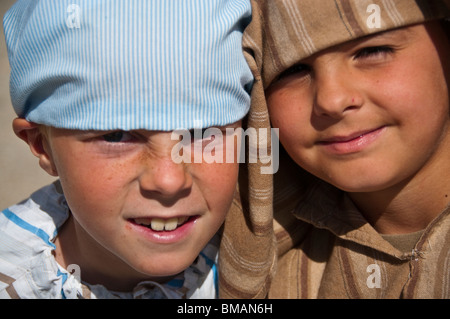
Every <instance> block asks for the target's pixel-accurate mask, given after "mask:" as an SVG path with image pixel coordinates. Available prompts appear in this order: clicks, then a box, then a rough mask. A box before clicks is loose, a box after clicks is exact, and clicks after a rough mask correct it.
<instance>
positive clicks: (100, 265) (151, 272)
mask: <svg viewBox="0 0 450 319" xmlns="http://www.w3.org/2000/svg"><path fill="white" fill-rule="evenodd" d="M239 126H240V123H234V124H232V125H229V126H227V127H229V128H237V127H239ZM221 129H223V132H224V133H223V138H224V145H223V147H225V145H226V146H227V147H229V146H230V145H232V146H235V145H234V142H231V143H228V145H227V143H226V142H227V141H226V140H227V139H230V138H233V137H230V136H228V137H227V136H226V135H225V127H223V128H221ZM48 130H49V131H48V133H47V134H45V136H47V139H46V140H47V143H45V144H44V146H45V147H44V148H45V150H46V154H48V167H50V168H47V171H49V173H52V174H54V175H58V176H59V177H60V180H61V185H62V186H63V190H64V194H65V197H66V199H67V202H68V205H69V207H70V209H71V212H72V215H73V219H72V220H71V221H70V222H69V223H68V225H69V226H67V227H69V228H70V227H71V228H72V229H71V230H70V231H71V234H72V235H74V236H72V237H76V240H74V239H72V240H73V247H67V244H66V247H64V249H66V250H67V249H71V250H72V251H77V250H79V251H80V252H81V257H80V256H78V258H85V259H88V261H86V262H88V263H90V265H89V268H90V269H91V271H92V270H93V269H95V270H96V271H97V272H99V273H101V272H102V271H103V273H104V274H109V275H110V277H111V278H113V277H116V279H115V280H116V282H119V281H123V282H127V281H130V280H142V279H146V280H148V279H151V278H152V277H153V279H155V277H163V276H171V275H175V274H177V273H179V272H182V271H183V270H184V269H185V268H187V267H188V266H189V265H190V264H191V263H192V262H193V261H194V260H195V258H196V257H197V256H198V254H199V252H200V251H201V250H202V249H203V248H204V246H205V245H206V244H207V243H208V241H209V240H210V239H211V238H212V237H213V236H214V234H215V233H216V232H217V231H218V229H219V227H220V226H221V224H222V222H223V220H224V218H225V215H226V213H227V211H228V209H229V207H230V204H231V201H232V198H233V194H234V191H235V186H236V181H237V175H238V164H237V161H236V160H235V161H233V163H225V162H224V163H205V162H202V163H191V164H190V163H183V162H182V163H178V164H177V163H176V162H174V161H173V160H172V151H173V149H174V146H175V145H176V144H178V143H179V140H172V136H171V132H157V131H143V130H142V131H133V132H121V131H120V132H110V133H107V132H99V131H92V132H89V131H72V130H64V129H56V128H48ZM233 141H234V139H233ZM197 142H198V141H197ZM202 143H203V144H202ZM207 144H208V142H207V141H206V140H205V141H204V142H200V145H202V147H206V145H207ZM216 151H218V152H220V151H221V150H220V149H217V150H216ZM234 151H236V150H234ZM234 154H236V153H234ZM158 219H159V221H158ZM152 222H153V223H152ZM142 224H145V225H142ZM164 224H165V225H164ZM177 224H181V225H177ZM152 227H153V228H154V229H152ZM158 227H159V228H158ZM162 227H165V228H166V231H160V229H161V228H162ZM63 231H64V229H63ZM83 256H84V257H83ZM74 262H76V260H75V261H74ZM80 267H81V276H82V277H83V265H80ZM86 280H87V279H86ZM88 282H89V281H88Z"/></svg>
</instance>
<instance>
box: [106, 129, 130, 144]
mask: <svg viewBox="0 0 450 319" xmlns="http://www.w3.org/2000/svg"><path fill="white" fill-rule="evenodd" d="M102 138H103V140H104V141H106V142H108V143H123V142H127V141H130V140H131V139H132V138H133V137H132V135H131V134H130V133H128V132H124V131H115V132H111V133H108V134H105V135H102Z"/></svg>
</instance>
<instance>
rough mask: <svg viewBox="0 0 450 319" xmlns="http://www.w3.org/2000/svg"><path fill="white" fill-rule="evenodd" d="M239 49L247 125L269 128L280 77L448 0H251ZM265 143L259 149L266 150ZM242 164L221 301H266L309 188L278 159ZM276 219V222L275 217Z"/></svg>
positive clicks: (446, 9) (437, 12)
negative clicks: (246, 81) (271, 164)
mask: <svg viewBox="0 0 450 319" xmlns="http://www.w3.org/2000/svg"><path fill="white" fill-rule="evenodd" d="M252 10H253V12H252V15H253V19H252V22H251V24H250V25H249V27H248V28H247V30H246V32H245V34H244V40H243V44H244V50H245V55H246V58H247V61H248V62H249V65H250V67H251V69H252V72H253V74H254V76H255V79H256V81H255V84H254V87H253V91H252V105H251V109H250V113H249V116H248V122H247V127H255V128H270V121H269V117H268V111H267V106H266V103H265V96H264V89H265V88H267V87H268V86H269V84H270V83H271V82H272V80H273V79H274V78H276V76H278V75H279V74H280V73H281V72H282V71H284V70H285V69H287V68H288V67H290V66H292V65H293V64H295V63H297V62H298V61H299V60H302V59H303V58H305V57H307V56H310V55H312V54H314V53H316V52H319V51H321V50H323V49H325V48H329V47H331V46H334V45H337V44H340V43H343V42H346V41H349V40H353V39H356V38H359V37H361V36H365V35H368V34H371V33H377V32H381V31H385V30H389V29H394V28H398V27H402V26H407V25H411V24H416V23H421V22H425V21H429V20H433V19H441V18H444V17H449V16H450V0H252ZM270 143H271V141H270V139H269V140H267V145H261V144H260V145H259V147H262V148H268V149H269V151H270V145H271V144H270ZM261 165H262V164H261V163H260V162H258V163H255V164H246V165H245V167H243V170H242V171H241V173H240V177H241V181H240V185H239V189H240V192H239V195H238V196H237V197H236V200H235V201H234V204H233V207H232V208H231V211H230V213H229V215H228V216H227V219H226V221H225V226H224V233H223V240H222V243H221V251H220V258H219V270H220V297H221V298H263V297H265V296H266V294H267V291H268V288H269V286H270V282H271V279H272V277H273V275H274V272H275V271H276V264H277V253H278V254H281V253H283V252H286V251H287V250H289V249H290V248H292V247H293V246H295V245H296V242H297V241H298V240H299V239H300V238H298V237H299V236H300V234H302V233H303V232H301V231H300V229H299V228H301V227H305V226H304V225H302V224H301V223H298V222H296V220H295V218H294V217H293V216H292V214H290V211H291V210H292V209H293V207H294V206H295V205H296V204H297V203H298V201H299V200H301V196H302V194H303V193H304V192H303V191H302V187H305V185H306V184H307V181H306V176H307V175H306V176H305V175H303V174H304V173H303V172H302V171H301V170H300V169H299V168H298V167H296V165H294V164H292V161H290V159H289V158H288V157H287V156H286V154H284V153H282V152H281V154H280V171H279V172H278V173H277V174H275V176H272V175H263V174H261V172H260V167H261ZM274 215H275V217H276V219H274Z"/></svg>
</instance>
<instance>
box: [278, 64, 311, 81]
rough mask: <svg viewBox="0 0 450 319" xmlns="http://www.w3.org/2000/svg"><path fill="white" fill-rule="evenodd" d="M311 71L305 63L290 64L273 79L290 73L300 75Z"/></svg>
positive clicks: (282, 77)
mask: <svg viewBox="0 0 450 319" xmlns="http://www.w3.org/2000/svg"><path fill="white" fill-rule="evenodd" d="M309 71H311V68H310V67H309V66H308V65H306V64H301V63H300V64H296V65H293V66H291V67H290V68H288V69H286V70H284V71H283V72H282V73H281V74H280V75H279V76H278V78H277V79H276V80H275V81H278V80H281V79H284V78H287V77H289V76H291V75H302V74H304V73H307V72H309Z"/></svg>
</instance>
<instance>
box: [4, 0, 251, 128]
mask: <svg viewBox="0 0 450 319" xmlns="http://www.w3.org/2000/svg"><path fill="white" fill-rule="evenodd" d="M250 19H251V7H250V1H249V0H189V1H188V0H126V1H125V0H58V1H54V0H19V1H17V2H16V3H15V4H14V6H13V7H12V8H11V9H10V10H9V11H8V12H7V14H6V15H5V18H4V30H5V37H6V44H7V49H8V56H9V61H10V65H11V79H10V91H11V100H12V104H13V106H14V109H15V111H16V113H17V114H18V116H20V117H23V118H26V119H27V120H29V121H31V122H35V123H40V124H45V125H49V126H54V127H59V128H67V129H79V130H90V129H92V130H115V129H121V130H136V129H147V130H163V131H170V130H175V129H191V128H204V127H210V126H220V125H226V124H230V123H233V122H235V121H238V120H240V119H241V118H243V117H244V116H245V115H246V113H247V111H248V110H249V105H250V97H249V92H250V87H251V85H252V82H253V77H252V74H251V72H250V69H249V67H248V66H247V63H246V61H245V58H244V56H243V53H242V44H241V40H242V32H243V30H244V28H245V27H246V26H247V24H248V23H249V22H250Z"/></svg>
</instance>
